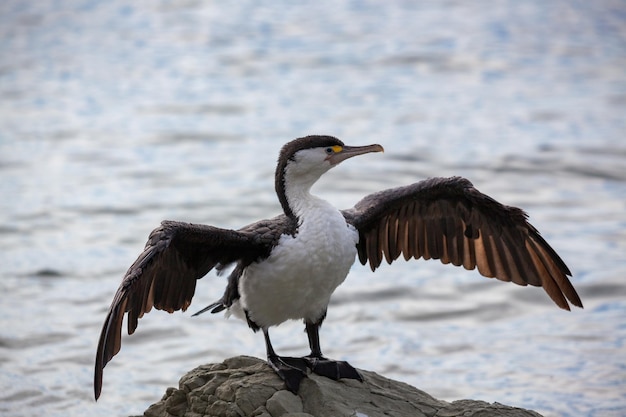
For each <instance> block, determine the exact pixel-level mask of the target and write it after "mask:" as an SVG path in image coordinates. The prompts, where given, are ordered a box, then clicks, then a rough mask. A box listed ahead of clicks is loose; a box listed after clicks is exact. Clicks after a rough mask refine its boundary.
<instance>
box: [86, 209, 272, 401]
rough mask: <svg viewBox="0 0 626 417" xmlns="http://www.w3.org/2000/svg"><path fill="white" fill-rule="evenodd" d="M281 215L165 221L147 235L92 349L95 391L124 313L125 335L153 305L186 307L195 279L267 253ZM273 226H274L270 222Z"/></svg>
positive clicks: (117, 338) (98, 389) (117, 341)
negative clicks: (248, 220) (232, 224)
mask: <svg viewBox="0 0 626 417" xmlns="http://www.w3.org/2000/svg"><path fill="white" fill-rule="evenodd" d="M283 223H284V219H281V218H275V219H272V220H265V221H263V222H259V223H256V224H253V225H250V226H247V227H245V228H243V229H241V230H238V231H235V230H227V229H220V228H217V227H211V226H204V225H196V224H189V223H181V222H174V221H164V222H162V223H161V226H160V227H158V228H156V229H155V230H153V231H152V233H151V234H150V237H149V238H148V242H147V243H146V246H145V248H144V250H143V252H142V253H141V255H139V258H137V260H136V261H135V263H133V264H132V266H131V267H130V268H129V269H128V271H127V272H126V275H124V279H123V280H122V283H121V284H120V286H119V288H118V289H117V292H116V293H115V297H114V298H113V302H112V303H111V307H110V308H109V311H108V313H107V316H106V319H105V321H104V325H103V326H102V332H101V333H100V340H99V342H98V351H97V354H96V364H95V374H94V393H95V397H96V399H98V397H99V396H100V392H101V390H102V371H103V368H104V367H105V366H106V364H107V363H108V362H109V361H110V360H111V359H112V358H113V356H115V355H116V354H117V352H119V350H120V347H121V339H122V320H123V318H124V314H125V313H128V317H127V324H128V334H132V333H133V332H134V331H135V329H136V328H137V321H138V320H139V318H141V317H142V316H143V315H144V314H145V313H147V312H149V311H150V310H151V309H152V307H154V308H156V309H158V310H165V311H168V312H170V313H172V312H174V311H176V310H183V311H184V310H186V309H187V307H189V304H190V303H191V299H192V297H193V295H194V291H195V288H196V281H197V280H198V279H200V278H202V277H203V276H204V275H206V274H207V273H208V272H209V271H210V270H211V269H213V268H214V267H216V266H219V265H226V264H230V263H233V262H240V263H241V264H243V265H249V264H250V263H252V262H254V261H255V260H257V259H260V258H264V257H267V256H269V253H270V250H271V247H272V245H273V244H274V242H275V241H276V240H277V239H278V238H279V237H280V233H281V230H280V227H275V226H277V225H278V226H281V225H282V224H283ZM272 226H274V227H272Z"/></svg>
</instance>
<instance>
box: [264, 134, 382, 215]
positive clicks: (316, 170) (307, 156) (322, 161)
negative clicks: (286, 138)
mask: <svg viewBox="0 0 626 417" xmlns="http://www.w3.org/2000/svg"><path fill="white" fill-rule="evenodd" d="M383 151H384V149H383V147H382V146H380V145H377V144H376V145H366V146H346V145H344V143H343V142H342V141H340V140H339V139H337V138H335V137H332V136H317V135H314V136H305V137H302V138H298V139H295V140H292V141H291V142H288V143H287V144H285V146H283V148H282V149H281V151H280V155H279V157H278V166H277V167H276V192H277V194H278V196H279V199H280V200H281V205H282V206H283V209H285V212H286V213H287V214H289V211H290V209H289V207H288V203H287V199H286V197H285V195H286V193H287V188H291V187H300V188H302V189H304V190H306V191H308V189H309V188H310V187H311V186H312V185H313V184H314V183H315V182H316V181H317V180H318V179H319V178H320V177H321V176H322V175H323V174H324V173H325V172H326V171H328V170H329V169H331V168H333V167H334V166H336V165H338V164H339V163H341V162H343V161H345V160H346V159H348V158H352V157H353V156H357V155H363V154H366V153H370V152H383Z"/></svg>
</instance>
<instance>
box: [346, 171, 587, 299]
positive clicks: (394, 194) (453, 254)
mask: <svg viewBox="0 0 626 417" xmlns="http://www.w3.org/2000/svg"><path fill="white" fill-rule="evenodd" d="M342 213H343V215H344V217H345V219H346V221H347V222H348V223H350V224H352V225H353V226H354V227H355V228H356V229H358V231H359V243H358V244H357V249H358V254H359V260H360V261H361V263H362V264H363V265H365V264H366V263H367V262H368V261H369V264H370V267H371V268H372V270H375V269H376V268H378V266H380V264H381V262H382V260H383V257H384V258H385V259H386V261H387V262H388V263H391V262H393V261H394V260H395V259H397V258H398V257H399V256H400V254H402V255H403V256H404V258H405V259H406V260H408V259H410V258H411V257H413V258H415V259H418V258H420V257H423V258H424V259H439V260H440V261H441V262H442V263H444V264H448V263H452V264H453V265H456V266H461V265H463V267H465V268H466V269H474V268H476V267H477V268H478V271H479V272H480V273H481V274H482V275H484V276H486V277H495V278H497V279H499V280H502V281H512V282H514V283H516V284H519V285H528V284H530V285H534V286H541V287H543V288H544V290H545V291H546V293H548V295H549V296H550V298H552V300H553V301H554V302H555V303H556V304H557V305H558V306H559V307H561V308H564V309H567V310H569V305H568V302H567V300H569V301H570V302H571V303H572V304H574V305H576V306H579V307H582V302H581V301H580V298H579V297H578V294H577V293H576V290H575V289H574V287H573V286H572V284H571V282H570V281H569V279H568V275H571V273H570V271H569V269H568V268H567V266H566V265H565V263H564V262H563V260H562V259H561V258H560V257H559V256H558V255H557V253H556V252H555V251H554V249H552V247H550V245H548V243H547V242H546V241H545V240H544V239H543V238H542V237H541V235H540V234H539V232H538V231H537V230H536V229H535V228H534V227H533V226H532V225H531V224H530V223H528V221H527V216H526V213H524V211H522V210H521V209H519V208H516V207H511V206H505V205H503V204H500V203H498V202H497V201H495V200H494V199H492V198H491V197H489V196H487V195H485V194H482V193H481V192H479V191H478V190H476V189H475V188H474V187H473V185H472V183H471V182H469V181H468V180H466V179H465V178H460V177H452V178H431V179H428V180H425V181H421V182H418V183H415V184H412V185H409V186H406V187H399V188H393V189H388V190H384V191H381V192H378V193H375V194H371V195H368V196H366V197H365V198H363V199H362V200H361V201H359V202H358V203H357V204H356V205H355V206H354V207H353V208H351V209H348V210H343V211H342Z"/></svg>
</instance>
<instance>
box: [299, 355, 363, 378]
mask: <svg viewBox="0 0 626 417" xmlns="http://www.w3.org/2000/svg"><path fill="white" fill-rule="evenodd" d="M303 359H305V360H306V362H307V366H308V367H309V369H311V371H312V372H313V373H316V374H318V375H321V376H325V377H327V378H330V379H334V380H335V381H337V380H339V379H341V378H347V379H356V380H358V381H360V382H363V377H362V376H361V374H360V373H359V371H357V370H356V369H355V368H354V367H353V366H352V365H350V364H349V363H348V362H346V361H334V360H331V359H327V358H325V357H323V356H320V357H315V356H305V357H304V358H303Z"/></svg>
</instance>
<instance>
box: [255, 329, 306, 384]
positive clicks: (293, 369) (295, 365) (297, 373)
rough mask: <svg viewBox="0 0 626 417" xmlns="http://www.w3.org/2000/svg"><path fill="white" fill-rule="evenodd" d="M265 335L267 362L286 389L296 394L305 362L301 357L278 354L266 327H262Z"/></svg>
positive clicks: (302, 376) (304, 372) (302, 375)
mask: <svg viewBox="0 0 626 417" xmlns="http://www.w3.org/2000/svg"><path fill="white" fill-rule="evenodd" d="M263 336H264V337H265V349H266V351H267V363H268V364H269V365H270V366H271V367H272V369H274V371H275V372H276V373H277V374H278V376H279V377H280V378H281V379H282V380H283V381H285V386H286V387H287V389H288V390H289V391H291V392H293V393H294V394H296V395H297V394H298V389H299V388H300V382H301V381H302V378H304V377H305V376H306V368H307V363H306V361H305V360H304V359H303V358H291V357H287V356H278V355H277V354H276V352H275V351H274V348H273V347H272V342H271V341H270V335H269V332H268V330H267V329H265V328H264V329H263Z"/></svg>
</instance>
